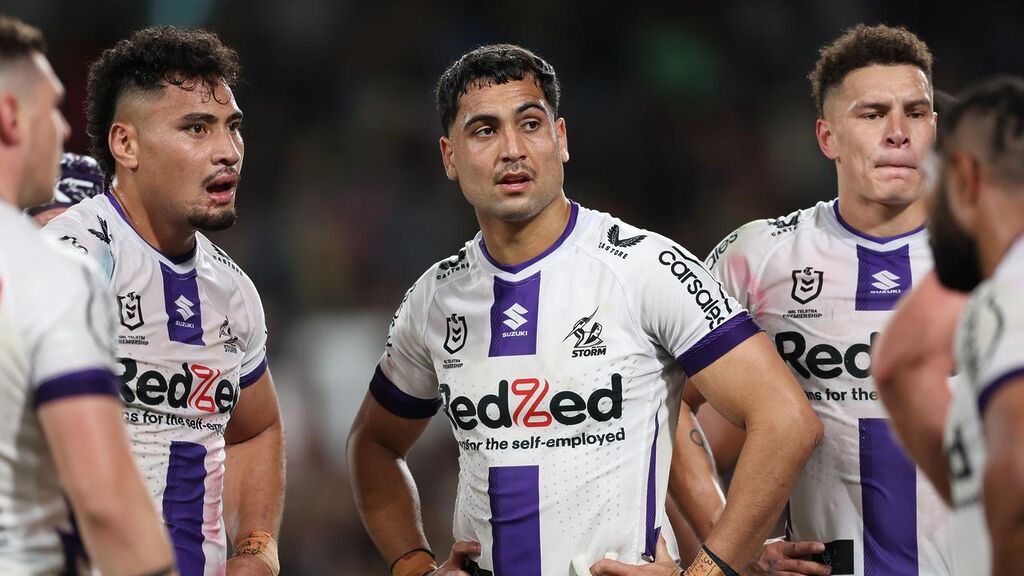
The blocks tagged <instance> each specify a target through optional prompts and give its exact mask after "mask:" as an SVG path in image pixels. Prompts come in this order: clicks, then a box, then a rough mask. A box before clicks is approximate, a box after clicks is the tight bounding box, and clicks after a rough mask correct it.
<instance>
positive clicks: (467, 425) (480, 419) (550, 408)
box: [439, 374, 622, 430]
mask: <svg viewBox="0 0 1024 576" xmlns="http://www.w3.org/2000/svg"><path fill="white" fill-rule="evenodd" d="M439 390H440V392H441V397H442V400H443V402H444V412H445V414H446V415H447V416H448V419H449V420H451V422H452V426H455V427H457V428H461V429H462V430H472V429H474V428H476V427H477V425H480V426H483V427H485V428H491V429H498V428H511V427H512V426H524V427H527V428H542V427H546V426H550V425H551V424H552V423H553V422H558V423H559V424H565V425H567V426H574V425H577V424H581V423H583V422H584V421H585V420H587V418H591V419H593V420H596V421H598V422H607V421H609V420H613V419H614V420H617V419H619V418H622V376H621V375H620V374H612V377H611V386H609V387H608V388H598V389H597V390H594V391H593V392H592V393H591V394H590V396H589V397H587V398H584V397H583V396H580V395H579V394H577V393H575V392H573V391H571V390H561V391H558V392H555V393H554V394H552V395H551V396H550V399H548V393H549V392H550V391H551V384H550V383H549V382H548V381H547V380H541V379H539V378H517V379H515V380H513V381H512V382H509V381H508V380H502V381H500V382H498V390H497V391H496V393H495V394H485V395H484V396H482V397H481V398H480V399H479V400H478V401H476V402H474V401H473V400H472V399H471V398H469V397H467V396H452V391H451V387H450V386H448V385H447V384H441V385H440V387H439ZM510 394H511V397H510ZM546 399H547V401H545V400H546Z"/></svg>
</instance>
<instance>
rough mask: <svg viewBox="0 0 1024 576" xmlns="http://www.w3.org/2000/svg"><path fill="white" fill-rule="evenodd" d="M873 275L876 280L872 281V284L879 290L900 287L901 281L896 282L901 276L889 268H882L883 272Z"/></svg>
mask: <svg viewBox="0 0 1024 576" xmlns="http://www.w3.org/2000/svg"><path fill="white" fill-rule="evenodd" d="M871 277H872V278H874V279H875V280H876V281H875V282H872V283H871V285H872V286H874V287H875V288H877V289H879V290H892V289H894V288H899V287H900V284H899V282H896V280H899V279H900V277H899V276H897V275H895V274H893V273H892V272H889V271H888V270H882V271H881V272H877V273H875V274H872V275H871Z"/></svg>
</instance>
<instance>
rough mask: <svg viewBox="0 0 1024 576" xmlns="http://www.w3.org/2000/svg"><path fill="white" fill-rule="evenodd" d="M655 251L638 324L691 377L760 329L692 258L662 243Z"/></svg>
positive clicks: (702, 266)
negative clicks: (641, 325) (670, 354)
mask: <svg viewBox="0 0 1024 576" xmlns="http://www.w3.org/2000/svg"><path fill="white" fill-rule="evenodd" d="M652 245H653V246H652V247H654V246H656V244H655V243H652ZM657 247H658V248H659V251H658V253H657V255H656V257H655V258H654V259H653V260H654V262H653V265H652V266H651V269H650V271H649V272H648V273H647V274H646V275H645V277H646V282H645V286H644V287H643V296H642V298H641V299H640V301H641V302H642V304H641V322H642V324H643V326H644V330H645V331H647V332H648V333H649V334H651V335H652V336H653V337H654V338H655V339H656V340H657V341H658V342H659V343H660V344H661V346H663V347H664V348H665V349H666V350H668V351H669V352H671V353H672V355H673V356H675V357H676V358H677V360H678V361H679V363H680V365H681V366H682V367H683V370H684V371H685V372H686V374H687V375H689V376H693V375H695V374H697V373H698V372H700V371H701V370H702V369H704V368H705V367H707V366H708V365H710V364H711V363H713V362H714V361H715V360H717V359H718V358H720V357H721V356H723V355H725V353H727V352H729V351H730V350H732V349H733V348H734V347H735V346H737V345H738V344H740V343H741V342H743V341H744V340H746V339H747V338H749V337H751V336H753V335H754V334H756V333H757V332H759V331H760V327H759V326H758V325H757V323H755V322H754V320H753V319H752V318H751V317H750V315H749V314H748V313H747V311H746V310H745V309H744V308H743V306H741V305H740V304H739V303H738V302H737V301H736V300H735V299H734V298H733V297H732V295H730V294H729V293H728V292H727V291H726V289H725V287H724V286H723V285H722V284H721V283H720V282H718V280H717V279H716V278H715V277H714V276H713V275H712V274H711V273H710V272H709V271H708V269H707V268H706V267H705V265H704V263H703V262H701V261H700V260H698V259H697V258H696V257H694V256H693V254H691V253H690V252H688V251H687V250H685V249H683V248H681V247H680V246H677V245H675V244H672V243H671V242H667V241H665V242H664V243H663V244H662V245H661V246H657Z"/></svg>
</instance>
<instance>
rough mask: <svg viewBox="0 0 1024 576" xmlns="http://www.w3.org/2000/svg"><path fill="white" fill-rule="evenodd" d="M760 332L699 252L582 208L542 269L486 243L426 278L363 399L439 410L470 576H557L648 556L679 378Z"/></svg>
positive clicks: (474, 244)
mask: <svg viewBox="0 0 1024 576" xmlns="http://www.w3.org/2000/svg"><path fill="white" fill-rule="evenodd" d="M758 331H759V328H758V327H757V325H756V324H755V323H754V322H753V320H752V319H751V318H750V317H749V315H747V313H746V312H745V311H744V310H743V309H742V308H741V307H740V306H739V305H737V304H736V301H735V300H733V299H732V298H730V297H729V296H727V295H726V293H725V292H724V291H722V289H721V286H720V285H719V284H718V282H716V281H715V280H714V278H713V277H712V276H711V275H710V274H709V273H708V272H707V271H706V270H705V269H704V266H703V264H702V263H701V262H700V260H698V259H696V258H694V257H693V256H692V255H691V254H690V253H689V252H687V251H686V250H683V249H682V248H680V247H679V246H677V245H675V244H673V243H672V242H671V241H669V240H667V239H665V238H663V237H661V236H658V235H656V234H652V233H650V232H647V231H644V230H640V229H637V228H634V227H632V226H630V225H628V224H625V223H623V222H621V221H619V220H616V219H614V218H612V217H611V216H609V215H607V214H603V213H599V212H594V211H591V210H588V209H586V208H581V207H580V206H579V205H578V204H575V203H574V204H572V211H571V216H570V219H569V223H568V225H567V226H566V229H565V231H564V232H563V234H562V235H561V237H560V238H559V239H558V240H557V241H556V242H555V243H554V244H553V245H552V246H551V247H550V248H548V249H547V250H546V251H545V252H544V253H542V254H540V255H539V256H537V257H536V258H534V259H532V260H529V261H527V262H524V263H522V264H520V265H518V266H503V265H500V264H498V263H497V262H495V261H494V260H493V259H492V258H491V257H490V256H489V254H488V253H487V250H486V248H485V247H484V245H483V241H482V237H481V235H480V234H478V235H477V237H476V238H474V239H473V240H472V241H470V242H469V243H467V244H466V246H465V248H463V249H462V250H460V252H459V253H458V255H457V256H453V257H452V258H449V259H447V260H444V261H442V262H440V263H439V264H437V265H436V266H434V267H433V268H431V269H430V270H428V271H427V272H426V274H424V275H423V276H422V277H421V278H420V279H419V280H418V281H417V283H416V284H415V285H414V286H413V287H412V288H411V289H410V290H409V292H408V293H407V294H406V296H405V300H404V301H403V304H402V306H401V307H400V308H399V310H398V312H397V313H396V314H395V318H394V321H393V323H392V326H391V331H390V336H389V339H388V343H387V347H386V350H385V353H384V355H383V357H382V358H381V361H380V365H379V367H378V369H377V372H376V374H375V375H374V378H373V380H372V382H371V384H370V390H371V392H372V394H373V395H374V398H376V399H377V401H378V402H380V404H382V405H383V406H384V407H385V408H386V409H388V410H390V411H391V412H393V413H395V414H397V415H399V416H403V417H407V418H424V417H429V416H431V415H433V414H434V413H435V412H436V411H437V409H438V408H439V407H443V410H444V413H445V415H446V417H447V418H448V420H449V421H450V423H451V426H452V431H453V432H454V434H455V439H456V441H457V442H458V445H459V487H458V494H457V500H456V509H455V525H454V536H455V538H456V539H465V540H475V541H477V542H480V544H481V546H482V548H483V553H482V554H481V555H480V556H479V558H476V559H475V560H474V561H475V563H476V564H477V566H475V568H474V569H476V570H477V572H476V574H479V575H480V576H487V575H491V574H494V575H497V576H540V575H541V574H543V575H545V576H555V575H557V576H564V575H567V574H570V565H571V562H572V560H573V559H574V558H576V557H577V556H583V557H584V558H585V559H586V563H587V565H588V566H589V564H590V563H592V562H596V561H597V560H599V559H601V558H603V557H604V555H605V554H606V553H608V552H613V553H615V554H617V555H618V558H619V560H620V561H623V562H629V563H632V564H638V563H642V562H643V556H642V555H646V556H647V557H648V558H650V557H651V556H652V555H653V552H654V547H655V544H656V543H657V538H658V534H659V531H660V530H662V527H663V526H664V529H665V530H666V531H667V532H668V531H669V530H668V526H667V525H664V524H663V521H662V519H663V515H664V509H665V497H666V490H667V483H668V471H669V463H670V459H671V458H670V457H671V450H672V439H673V436H674V434H673V430H674V429H675V424H674V423H675V418H676V415H677V414H678V406H679V402H680V393H681V390H682V386H681V385H682V381H683V376H684V373H686V374H696V373H697V372H699V371H700V370H701V369H702V368H704V367H705V366H707V365H708V364H710V363H712V362H714V361H715V360H717V359H718V358H719V357H720V356H722V355H723V354H725V353H726V352H728V351H729V350H731V349H732V348H733V347H734V346H736V345H737V344H739V343H740V342H742V341H744V340H746V339H747V338H748V337H750V336H751V335H753V334H755V333H757V332H758ZM667 536H668V537H669V538H670V539H671V534H667Z"/></svg>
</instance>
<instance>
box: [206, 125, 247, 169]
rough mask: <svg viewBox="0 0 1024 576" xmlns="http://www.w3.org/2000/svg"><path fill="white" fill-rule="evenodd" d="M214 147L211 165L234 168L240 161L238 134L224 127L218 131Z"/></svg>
mask: <svg viewBox="0 0 1024 576" xmlns="http://www.w3.org/2000/svg"><path fill="white" fill-rule="evenodd" d="M220 135H221V136H220V137H219V138H218V139H217V144H216V147H215V148H214V150H213V158H212V160H213V163H214V164H220V165H224V166H234V165H236V164H238V163H239V162H241V161H242V140H241V137H239V136H238V133H237V132H235V131H232V130H231V129H229V128H227V127H225V128H224V129H223V130H220Z"/></svg>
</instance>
